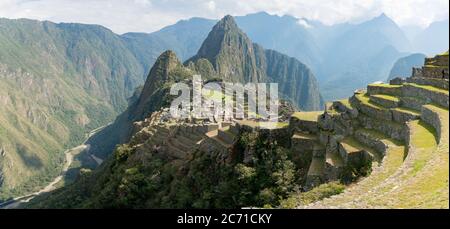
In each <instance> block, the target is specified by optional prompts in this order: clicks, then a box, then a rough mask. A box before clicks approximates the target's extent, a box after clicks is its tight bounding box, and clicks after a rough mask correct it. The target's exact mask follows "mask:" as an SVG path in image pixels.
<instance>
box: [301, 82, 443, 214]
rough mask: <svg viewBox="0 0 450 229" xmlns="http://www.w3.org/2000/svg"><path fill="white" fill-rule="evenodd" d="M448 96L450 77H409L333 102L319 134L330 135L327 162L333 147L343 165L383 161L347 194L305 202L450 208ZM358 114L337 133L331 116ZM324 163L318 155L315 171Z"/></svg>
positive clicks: (332, 205)
mask: <svg viewBox="0 0 450 229" xmlns="http://www.w3.org/2000/svg"><path fill="white" fill-rule="evenodd" d="M448 101H449V92H448V80H440V79H420V78H419V79H415V78H409V79H407V80H406V81H405V82H402V83H401V84H395V85H392V84H374V85H369V86H368V87H367V91H359V92H356V93H355V95H354V96H353V97H352V98H351V99H350V100H349V101H346V100H343V101H337V102H334V103H333V104H331V105H329V106H327V110H326V112H325V114H324V116H323V117H324V118H323V122H324V123H322V124H321V123H320V122H319V127H321V128H320V130H319V136H320V135H326V136H327V137H328V138H324V139H327V141H326V146H327V147H326V148H327V156H326V157H325V158H326V161H331V160H332V159H331V155H332V154H331V153H330V157H329V156H328V151H330V152H332V151H333V150H334V151H336V150H335V148H337V152H338V156H339V157H338V158H339V159H341V160H342V163H343V164H346V163H348V161H349V160H352V159H351V158H357V159H361V158H366V159H370V160H374V161H375V162H377V163H374V164H373V168H372V173H371V174H370V175H369V176H368V177H365V178H362V179H360V180H359V181H358V182H356V183H354V184H351V185H349V187H347V189H346V190H345V191H344V193H342V194H340V195H336V196H332V197H330V198H327V199H324V200H321V201H319V202H316V203H313V204H311V205H308V206H299V207H300V208H416V207H417V208H423V207H425V208H442V207H443V208H448V207H449V203H448V192H449V186H448V185H449V184H448V176H449V175H448V174H449V160H448V159H449V158H448V157H449V154H448V124H449V111H448V106H449V104H448ZM355 110H356V111H355ZM352 115H353V116H355V115H356V116H357V121H356V122H352V123H351V124H350V125H351V126H353V128H347V129H348V130H349V131H347V132H344V134H342V133H340V134H339V135H337V136H336V134H335V133H336V131H335V130H334V129H333V128H336V125H331V124H330V123H332V122H330V121H329V120H328V119H330V118H328V119H327V117H328V116H329V117H331V119H332V120H333V121H340V120H342V119H345V117H347V118H348V117H350V116H352ZM327 128H328V129H327ZM330 128H331V129H330ZM320 132H324V134H322V133H320ZM341 132H342V131H341ZM330 139H331V140H330ZM335 145H337V147H336V146H335ZM323 164H324V163H323V159H322V158H320V159H319V158H317V159H316V158H313V159H312V163H311V166H313V165H314V166H313V167H311V168H310V171H311V173H312V174H317V173H320V171H322V170H324V169H323V166H322V165H323Z"/></svg>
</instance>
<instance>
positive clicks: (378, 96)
mask: <svg viewBox="0 0 450 229" xmlns="http://www.w3.org/2000/svg"><path fill="white" fill-rule="evenodd" d="M371 97H375V98H379V99H384V100H389V101H392V102H396V103H398V102H400V99H399V98H398V97H395V96H391V95H381V94H379V95H371Z"/></svg>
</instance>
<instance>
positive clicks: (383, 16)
mask: <svg viewBox="0 0 450 229" xmlns="http://www.w3.org/2000/svg"><path fill="white" fill-rule="evenodd" d="M372 21H376V22H379V23H395V22H394V21H393V20H392V19H391V18H390V17H389V16H387V15H386V14H385V13H382V14H380V15H379V16H378V17H376V18H374V19H373V20H372Z"/></svg>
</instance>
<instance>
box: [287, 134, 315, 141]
mask: <svg viewBox="0 0 450 229" xmlns="http://www.w3.org/2000/svg"><path fill="white" fill-rule="evenodd" d="M292 138H300V139H311V140H315V139H317V136H316V135H313V134H307V133H300V132H297V133H295V134H294V136H293V137H292Z"/></svg>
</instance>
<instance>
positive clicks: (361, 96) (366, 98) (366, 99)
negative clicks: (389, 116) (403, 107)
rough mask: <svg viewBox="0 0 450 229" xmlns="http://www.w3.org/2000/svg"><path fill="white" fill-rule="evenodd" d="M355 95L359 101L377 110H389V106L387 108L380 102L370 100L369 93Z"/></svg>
mask: <svg viewBox="0 0 450 229" xmlns="http://www.w3.org/2000/svg"><path fill="white" fill-rule="evenodd" d="M355 97H356V99H358V101H359V102H360V103H361V104H364V105H366V106H369V107H371V108H374V109H377V110H380V111H385V110H388V109H387V108H385V107H383V106H380V105H378V104H375V103H372V102H371V101H370V96H369V95H367V94H355Z"/></svg>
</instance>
